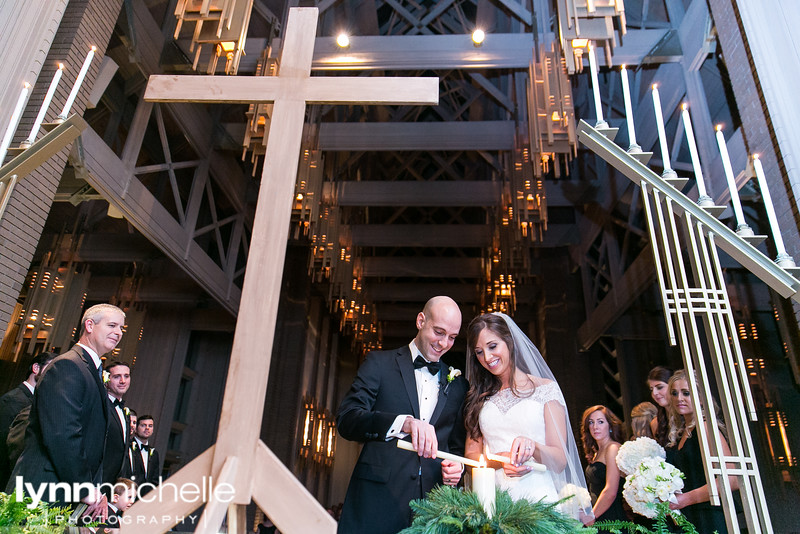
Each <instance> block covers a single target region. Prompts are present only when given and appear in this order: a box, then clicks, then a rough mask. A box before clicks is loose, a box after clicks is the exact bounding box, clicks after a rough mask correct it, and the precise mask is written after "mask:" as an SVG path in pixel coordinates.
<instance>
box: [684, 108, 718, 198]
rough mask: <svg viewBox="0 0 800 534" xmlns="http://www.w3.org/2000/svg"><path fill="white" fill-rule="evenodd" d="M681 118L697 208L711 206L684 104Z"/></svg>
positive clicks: (690, 121)
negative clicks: (694, 183) (694, 181)
mask: <svg viewBox="0 0 800 534" xmlns="http://www.w3.org/2000/svg"><path fill="white" fill-rule="evenodd" d="M681 118H682V119H683V128H684V130H685V131H686V142H687V143H689V155H690V156H691V157H692V167H693V168H694V176H695V179H696V180H697V194H698V198H697V204H698V206H713V205H714V201H713V200H711V197H710V196H708V193H707V192H706V183H705V181H704V180H703V170H702V169H701V168H700V156H699V155H698V154H697V145H696V144H695V141H694V130H692V120H691V119H690V118H689V107H688V106H687V105H686V104H683V105H682V106H681Z"/></svg>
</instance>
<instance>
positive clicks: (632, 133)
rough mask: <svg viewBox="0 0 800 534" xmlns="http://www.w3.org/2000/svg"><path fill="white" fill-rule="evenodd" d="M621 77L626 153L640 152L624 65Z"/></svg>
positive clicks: (626, 71)
mask: <svg viewBox="0 0 800 534" xmlns="http://www.w3.org/2000/svg"><path fill="white" fill-rule="evenodd" d="M620 73H621V75H622V98H623V100H624V101H625V119H626V120H627V121H628V144H629V146H628V152H641V151H642V147H640V146H639V145H638V143H636V129H635V128H634V125H633V105H632V103H631V87H630V84H629V83H628V69H627V68H625V65H623V66H622V70H621V71H620Z"/></svg>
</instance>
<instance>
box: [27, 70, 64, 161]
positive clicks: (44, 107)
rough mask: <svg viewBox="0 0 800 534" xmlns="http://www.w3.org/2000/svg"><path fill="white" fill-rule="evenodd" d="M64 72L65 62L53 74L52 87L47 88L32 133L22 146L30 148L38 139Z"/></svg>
mask: <svg viewBox="0 0 800 534" xmlns="http://www.w3.org/2000/svg"><path fill="white" fill-rule="evenodd" d="M62 74H64V64H63V63H59V64H58V68H57V69H56V73H55V74H54V75H53V80H52V81H51V82H50V87H49V88H48V89H47V94H45V95H44V100H43V101H42V107H41V108H39V114H38V115H36V120H35V121H34V122H33V128H31V133H30V134H29V135H28V138H27V139H25V141H23V142H22V144H21V145H20V146H21V147H23V148H28V147H29V146H31V145H32V144H33V142H34V141H36V136H37V135H38V134H39V128H41V127H42V122H43V121H44V116H45V114H46V113H47V108H49V107H50V102H51V101H52V100H53V95H54V94H55V93H56V87H58V82H59V80H61V75H62Z"/></svg>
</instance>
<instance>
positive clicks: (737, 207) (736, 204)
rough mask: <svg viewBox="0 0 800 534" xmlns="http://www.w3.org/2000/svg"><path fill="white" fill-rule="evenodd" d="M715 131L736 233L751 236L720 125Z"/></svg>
mask: <svg viewBox="0 0 800 534" xmlns="http://www.w3.org/2000/svg"><path fill="white" fill-rule="evenodd" d="M716 129H717V134H716V136H717V146H719V155H720V157H721V158H722V168H723V169H725V180H726V181H727V182H728V189H729V190H730V192H731V204H733V213H734V215H735V216H736V232H737V233H744V234H747V235H753V231H752V230H751V229H750V227H749V226H748V225H747V223H745V222H744V212H743V211H742V202H741V201H740V200H739V189H738V188H737V187H736V179H735V178H734V177H733V166H731V157H730V155H729V154H728V145H727V144H726V143H725V136H724V135H723V134H722V125H717V128H716Z"/></svg>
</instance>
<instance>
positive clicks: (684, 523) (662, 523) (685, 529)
mask: <svg viewBox="0 0 800 534" xmlns="http://www.w3.org/2000/svg"><path fill="white" fill-rule="evenodd" d="M656 512H657V513H656V516H655V517H654V518H653V528H652V529H648V528H646V527H643V526H642V525H637V524H636V523H632V522H630V521H598V522H597V523H595V524H594V526H595V527H597V528H599V529H600V530H601V531H604V532H611V533H613V534H623V533H624V532H628V533H629V534H633V533H637V534H670V532H671V531H670V529H669V526H668V525H667V517H671V518H672V520H673V522H674V523H675V525H677V526H678V528H680V529H681V532H682V533H683V534H698V533H697V530H696V529H695V528H694V525H693V524H692V523H691V521H689V520H688V519H686V516H685V515H683V514H674V513H672V510H670V509H669V503H668V502H660V503H657V504H656Z"/></svg>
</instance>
